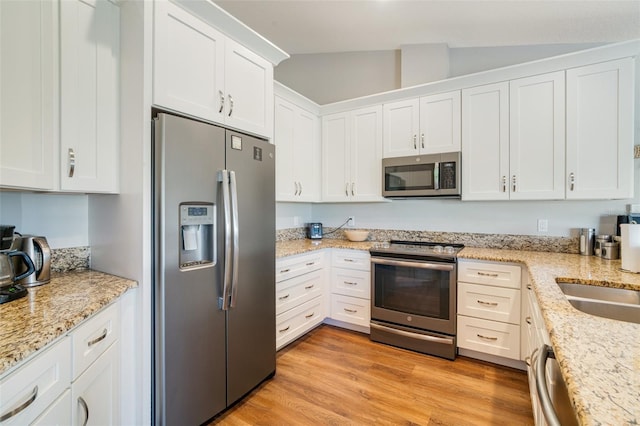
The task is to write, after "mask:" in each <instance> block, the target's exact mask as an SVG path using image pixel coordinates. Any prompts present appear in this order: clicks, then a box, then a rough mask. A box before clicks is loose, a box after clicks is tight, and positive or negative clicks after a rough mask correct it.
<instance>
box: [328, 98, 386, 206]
mask: <svg viewBox="0 0 640 426" xmlns="http://www.w3.org/2000/svg"><path fill="white" fill-rule="evenodd" d="M381 161H382V106H373V107H368V108H361V109H358V110H354V111H350V112H346V113H339V114H332V115H328V116H325V117H323V118H322V200H323V201H344V202H354V201H362V202H367V201H382V200H383V198H382V167H381V164H382V163H381Z"/></svg>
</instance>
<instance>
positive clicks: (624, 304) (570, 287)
mask: <svg viewBox="0 0 640 426" xmlns="http://www.w3.org/2000/svg"><path fill="white" fill-rule="evenodd" d="M558 286H559V287H560V290H562V292H563V293H564V294H565V296H566V297H567V300H568V301H569V303H571V305H572V306H573V307H574V308H576V309H578V310H579V311H582V312H584V313H587V314H591V315H596V316H599V317H604V318H610V319H614V320H618V321H626V322H633V323H636V324H640V291H637V290H628V289H622V288H612V287H601V286H594V285H588V284H579V283H578V284H576V283H564V282H558Z"/></svg>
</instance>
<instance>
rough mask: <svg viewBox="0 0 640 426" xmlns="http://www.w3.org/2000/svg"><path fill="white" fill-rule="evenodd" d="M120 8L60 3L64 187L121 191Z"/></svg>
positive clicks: (103, 0)
mask: <svg viewBox="0 0 640 426" xmlns="http://www.w3.org/2000/svg"><path fill="white" fill-rule="evenodd" d="M119 49H120V10H119V8H118V7H117V6H116V5H115V4H113V3H112V2H110V1H107V0H95V1H80V0H72V1H71V0H70V1H63V2H61V3H60V58H61V59H60V69H61V71H60V92H61V93H60V139H61V143H60V153H61V156H60V160H61V161H60V170H61V178H60V187H61V189H62V190H65V191H86V192H117V191H118V175H119V173H118V154H119V141H120V130H119V122H120V120H119V99H120V98H119V87H120V85H119V74H120V63H119V62H120V61H119V57H120V53H119Z"/></svg>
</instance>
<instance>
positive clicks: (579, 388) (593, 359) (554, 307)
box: [276, 239, 640, 425]
mask: <svg viewBox="0 0 640 426" xmlns="http://www.w3.org/2000/svg"><path fill="white" fill-rule="evenodd" d="M375 244H377V243H375V242H370V241H365V242H361V243H352V242H349V241H345V240H331V239H323V240H321V242H311V241H310V240H292V241H282V242H278V243H277V244H276V256H277V257H284V256H290V255H294V254H300V253H305V252H309V251H313V250H319V249H323V248H346V249H356V250H369V248H371V247H372V246H374V245H375ZM458 257H459V258H461V259H477V260H488V261H500V262H515V263H522V264H524V265H525V266H526V267H527V268H528V270H529V274H530V277H531V283H532V288H533V290H534V291H535V294H536V296H537V300H538V302H539V305H540V309H541V311H542V315H543V317H544V321H545V325H546V328H547V330H548V331H549V336H550V338H551V343H552V345H553V348H554V352H555V355H556V359H557V361H558V363H559V364H560V368H561V371H562V375H563V377H564V379H565V381H566V384H567V388H568V390H569V394H570V395H571V398H572V400H573V404H574V407H575V410H576V414H577V416H578V419H579V420H580V423H581V424H584V425H603V424H607V425H614V424H615V425H623V424H640V324H633V323H627V322H622V321H615V320H610V319H606V318H600V317H596V316H592V315H588V314H585V313H583V312H580V311H578V310H577V309H575V308H573V306H571V305H570V304H569V302H568V301H567V299H566V297H565V296H564V293H562V291H561V290H560V288H559V287H558V286H557V284H556V279H559V280H560V281H565V282H581V283H586V284H591V285H600V286H608V287H619V288H628V289H634V290H640V274H632V273H628V272H622V271H621V270H620V261H619V260H606V259H600V258H597V257H594V256H580V255H577V254H566V253H550V252H536V251H524V250H501V249H486V248H476V247H465V248H464V249H463V250H462V251H461V252H460V253H459V254H458Z"/></svg>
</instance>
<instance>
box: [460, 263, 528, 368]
mask: <svg viewBox="0 0 640 426" xmlns="http://www.w3.org/2000/svg"><path fill="white" fill-rule="evenodd" d="M521 275H522V271H521V268H520V266H518V265H511V264H505V263H495V262H479V261H470V260H466V259H460V260H459V262H458V317H457V320H458V325H457V339H458V347H459V348H462V349H469V350H472V351H476V352H480V353H483V354H489V355H495V356H499V357H504V358H509V359H513V360H520V359H521V358H520V345H521V342H520V318H521V309H520V305H521V300H520V293H521V290H520V286H521V283H522V281H521Z"/></svg>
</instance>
